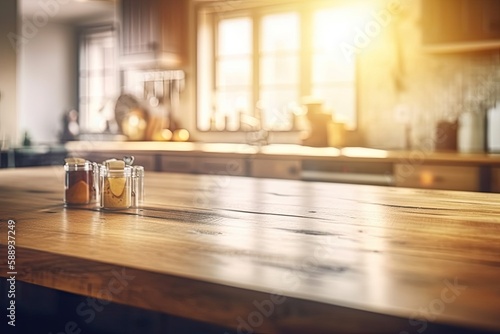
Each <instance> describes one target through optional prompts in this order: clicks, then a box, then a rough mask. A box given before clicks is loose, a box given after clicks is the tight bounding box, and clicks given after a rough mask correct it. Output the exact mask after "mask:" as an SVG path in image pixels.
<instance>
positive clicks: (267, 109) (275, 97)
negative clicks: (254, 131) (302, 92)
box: [260, 88, 299, 130]
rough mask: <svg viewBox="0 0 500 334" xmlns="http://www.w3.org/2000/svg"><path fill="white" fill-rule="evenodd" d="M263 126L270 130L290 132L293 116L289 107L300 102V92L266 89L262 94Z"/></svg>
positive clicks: (292, 89) (293, 89) (295, 90)
mask: <svg viewBox="0 0 500 334" xmlns="http://www.w3.org/2000/svg"><path fill="white" fill-rule="evenodd" d="M260 97H261V100H260V105H261V108H262V118H263V124H264V126H265V127H266V128H268V129H273V130H290V129H291V128H292V114H291V111H290V108H289V106H290V105H291V104H294V103H295V104H296V103H297V101H298V100H299V93H298V90H297V89H295V88H291V89H266V90H265V91H261V93H260Z"/></svg>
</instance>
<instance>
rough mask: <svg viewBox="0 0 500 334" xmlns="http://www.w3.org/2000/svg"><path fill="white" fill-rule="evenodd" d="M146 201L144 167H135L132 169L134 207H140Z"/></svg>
mask: <svg viewBox="0 0 500 334" xmlns="http://www.w3.org/2000/svg"><path fill="white" fill-rule="evenodd" d="M143 201H144V167H143V166H134V167H133V169H132V206H133V207H136V208H138V207H140V206H142V202H143Z"/></svg>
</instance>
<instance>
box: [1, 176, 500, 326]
mask: <svg viewBox="0 0 500 334" xmlns="http://www.w3.org/2000/svg"><path fill="white" fill-rule="evenodd" d="M62 192H63V172H62V167H61V168H59V167H50V168H26V169H14V170H2V171H0V219H1V221H0V232H1V235H2V237H1V238H0V244H2V249H5V247H4V245H5V243H6V238H5V237H3V236H5V235H7V224H6V220H7V219H14V220H15V221H16V245H17V247H16V248H17V256H18V259H17V260H18V261H19V262H18V263H17V265H18V272H19V275H18V279H19V280H23V281H27V282H31V283H34V284H39V285H42V286H46V287H50V288H54V289H59V290H64V291H69V292H74V293H78V294H83V295H88V296H93V297H99V298H104V299H112V300H114V301H117V302H120V303H125V304H129V305H135V306H138V307H144V308H148V309H152V310H157V311H162V312H166V313H170V314H173V315H176V316H182V317H187V318H191V319H196V320H202V321H206V322H210V323H215V324H219V325H224V326H230V327H233V328H237V327H238V326H239V324H240V323H239V319H243V320H246V321H249V320H248V319H250V320H251V319H254V318H251V316H252V315H253V316H257V314H256V313H255V312H261V314H262V311H258V307H257V306H256V304H258V305H262V303H263V302H264V301H266V300H267V301H270V300H272V296H271V293H275V294H277V297H284V298H285V301H284V302H283V303H273V305H274V309H273V312H270V314H269V316H264V317H262V319H263V320H262V323H260V324H259V326H256V327H255V329H257V327H258V330H259V331H260V332H269V333H292V332H296V333H305V332H308V333H315V332H317V333H320V332H325V333H326V332H334V331H336V332H345V333H382V332H385V333H399V332H401V331H407V332H410V333H411V332H416V330H417V329H420V328H421V327H420V326H421V325H423V322H422V323H418V322H416V319H427V320H426V322H425V323H428V324H431V323H436V324H444V325H453V326H459V327H463V328H472V329H478V330H479V329H482V330H491V331H500V317H499V315H500V313H499V312H500V311H499V310H500V285H499V282H500V206H499V203H500V194H485V193H469V192H447V191H435V190H417V189H405V188H385V187H374V186H357V185H343V184H326V183H315V182H300V181H290V180H269V179H252V178H244V177H232V176H226V175H181V174H170V173H153V172H150V173H147V174H146V201H145V204H144V207H143V208H142V209H140V210H139V209H128V210H123V211H119V212H105V211H100V210H98V209H97V208H95V207H94V206H92V205H88V206H83V207H78V208H64V207H63V205H62V195H63V193H62ZM2 254H4V252H2ZM5 259H6V256H4V255H2V258H1V268H0V273H1V274H0V275H5V273H6V271H7V270H6V262H5ZM122 270H124V272H125V273H127V274H128V275H131V276H134V278H133V279H132V280H130V284H127V285H126V286H125V288H124V289H122V290H120V292H119V293H114V294H111V295H110V294H109V293H108V294H107V293H106V289H107V290H109V289H110V284H111V283H110V282H111V281H112V279H113V277H116V272H121V271H122ZM454 285H455V288H452V286H454ZM102 291H104V292H102ZM266 305H268V304H266ZM264 313H265V312H264ZM255 319H257V320H258V317H257V318H255ZM255 319H254V320H255ZM257 320H255V321H257ZM360 324H362V325H360ZM292 329H293V330H292ZM428 332H432V330H426V333H428ZM438 332H439V331H438ZM441 332H442V331H441Z"/></svg>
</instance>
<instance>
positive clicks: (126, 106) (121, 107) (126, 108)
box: [115, 94, 141, 133]
mask: <svg viewBox="0 0 500 334" xmlns="http://www.w3.org/2000/svg"><path fill="white" fill-rule="evenodd" d="M140 108H141V104H140V103H139V101H138V100H137V99H136V98H135V97H134V96H132V95H130V94H122V95H120V97H118V99H117V100H116V105H115V120H116V123H117V124H118V127H119V128H120V131H121V132H122V133H123V127H122V126H123V121H124V119H125V117H127V115H128V114H129V113H130V111H131V110H137V109H140Z"/></svg>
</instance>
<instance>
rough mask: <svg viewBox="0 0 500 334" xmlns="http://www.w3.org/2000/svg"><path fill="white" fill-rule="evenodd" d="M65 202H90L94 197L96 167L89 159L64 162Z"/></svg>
mask: <svg viewBox="0 0 500 334" xmlns="http://www.w3.org/2000/svg"><path fill="white" fill-rule="evenodd" d="M64 172H65V177H64V204H66V205H81V204H89V203H90V202H91V201H92V200H93V199H94V194H95V193H94V169H93V164H92V163H90V162H89V161H79V162H75V163H69V162H66V163H65V164H64Z"/></svg>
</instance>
